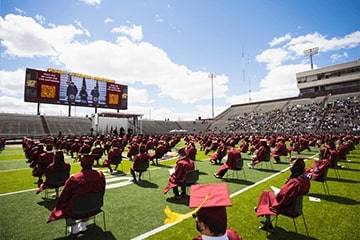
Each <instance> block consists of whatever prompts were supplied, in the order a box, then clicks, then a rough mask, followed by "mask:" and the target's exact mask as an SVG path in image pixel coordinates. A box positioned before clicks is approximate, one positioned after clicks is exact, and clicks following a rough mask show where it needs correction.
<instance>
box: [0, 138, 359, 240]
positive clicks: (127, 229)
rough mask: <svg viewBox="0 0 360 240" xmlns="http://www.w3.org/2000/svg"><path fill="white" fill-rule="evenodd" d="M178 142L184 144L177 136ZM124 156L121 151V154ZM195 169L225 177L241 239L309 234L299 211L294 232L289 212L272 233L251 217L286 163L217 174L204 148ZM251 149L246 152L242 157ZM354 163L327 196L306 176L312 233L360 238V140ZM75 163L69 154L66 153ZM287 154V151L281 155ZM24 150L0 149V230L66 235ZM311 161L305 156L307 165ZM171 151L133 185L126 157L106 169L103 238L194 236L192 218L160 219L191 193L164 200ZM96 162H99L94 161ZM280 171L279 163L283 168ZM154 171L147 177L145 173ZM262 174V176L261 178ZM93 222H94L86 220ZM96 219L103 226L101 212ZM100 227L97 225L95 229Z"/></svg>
mask: <svg viewBox="0 0 360 240" xmlns="http://www.w3.org/2000/svg"><path fill="white" fill-rule="evenodd" d="M180 144H183V143H180ZM317 151H318V149H317V148H312V151H311V152H307V151H305V152H303V153H302V156H304V155H306V156H309V157H310V156H313V155H315V154H316V153H317ZM124 155H125V153H124ZM197 157H198V159H199V160H198V161H196V168H197V169H199V170H200V176H199V183H201V184H202V183H219V182H226V183H227V184H228V187H229V190H230V193H231V197H232V202H233V206H232V207H230V208H228V226H229V227H232V228H233V229H235V230H236V231H237V232H238V233H239V234H240V235H242V237H243V239H307V238H306V231H305V228H304V224H303V221H302V219H301V218H298V219H296V223H297V227H298V233H296V232H295V228H294V225H293V222H292V220H291V219H290V218H286V217H279V220H278V226H277V227H276V228H275V231H274V232H273V233H271V234H268V235H267V234H266V233H265V232H263V231H261V230H259V229H258V226H259V225H260V223H259V222H260V220H262V219H261V218H257V217H256V216H255V213H254V210H253V207H254V206H255V205H256V204H257V199H258V196H259V195H260V193H261V191H262V190H264V189H269V188H270V186H271V185H274V186H278V187H281V186H282V185H283V183H284V181H285V179H286V178H287V177H288V176H289V171H288V170H287V168H288V164H272V166H271V165H270V164H268V165H266V164H263V165H262V166H260V167H259V168H257V169H248V168H247V167H246V168H244V171H245V175H246V179H245V178H244V175H243V173H242V172H240V173H239V179H237V178H236V175H235V177H234V178H229V179H216V178H214V176H213V173H214V172H215V171H216V170H217V169H218V167H219V166H217V165H211V164H210V163H209V161H208V160H207V159H208V158H209V155H208V156H205V155H204V154H203V152H200V151H198V155H197ZM250 157H251V156H249V155H247V154H243V158H244V159H245V166H246V163H247V162H248V161H249V160H250ZM348 159H351V160H352V161H351V162H348V163H343V165H344V166H345V168H344V169H340V170H338V173H339V175H340V177H339V178H338V179H337V178H336V175H335V170H334V169H330V170H329V174H328V176H329V178H328V186H329V190H330V195H327V194H325V192H324V189H323V185H322V183H319V182H311V189H310V193H309V195H311V196H313V197H317V198H320V199H321V201H320V202H312V201H309V198H308V196H307V197H306V198H304V204H303V205H304V216H305V219H306V222H307V226H308V229H309V235H310V239H347V240H351V239H354V240H355V239H358V238H359V236H360V230H359V228H358V218H359V214H360V206H359V203H360V188H359V185H358V184H359V181H360V174H359V171H360V146H357V149H356V150H354V151H353V152H351V153H350V154H349V156H348ZM66 160H67V161H68V162H71V163H72V160H71V159H70V158H66ZM283 160H284V161H285V158H284V159H283ZM25 161H26V159H25V156H24V154H23V151H22V149H21V148H20V147H19V146H17V147H12V146H7V148H6V149H5V150H4V151H3V152H1V153H0V178H1V179H2V180H1V181H2V184H1V187H0V205H1V206H0V211H1V212H0V213H1V217H0V219H1V220H0V226H1V229H0V237H1V239H17V240H18V239H68V238H65V237H64V235H65V232H64V227H65V221H64V220H59V221H56V222H52V223H49V224H46V220H47V218H48V216H49V214H50V211H51V209H52V208H53V207H54V206H55V203H56V202H55V200H53V199H52V200H46V199H44V192H42V193H40V194H39V195H36V194H35V192H36V189H37V188H36V185H35V184H34V182H35V181H36V178H34V177H32V175H31V169H30V168H29V166H28V163H26V162H25ZM311 161H312V160H308V161H307V163H306V164H307V166H309V165H310V164H311ZM175 162H176V158H169V159H168V160H164V161H162V162H160V165H159V166H152V167H151V169H150V175H149V173H147V172H146V173H144V175H143V181H142V182H140V183H138V184H133V183H131V182H129V179H130V175H129V167H130V166H131V165H132V162H130V161H128V160H124V161H123V164H122V166H120V167H119V169H121V168H123V170H124V172H125V173H127V175H125V176H123V175H121V174H117V175H108V174H106V179H107V190H106V192H105V199H104V206H103V210H104V211H105V216H106V238H107V239H179V240H180V239H192V237H194V236H197V235H198V232H197V231H196V229H195V223H194V220H193V219H192V218H189V219H186V220H184V221H182V222H180V223H176V224H169V225H164V220H165V218H166V215H165V214H164V209H165V207H166V206H169V207H170V208H171V210H172V211H174V212H177V213H187V212H189V211H190V209H189V208H188V199H182V200H180V201H178V202H173V201H170V200H167V198H168V197H171V196H172V192H171V191H170V192H169V193H168V194H167V195H164V194H163V193H162V191H163V189H164V187H165V186H166V184H167V181H168V177H169V174H168V169H169V168H171V167H173V165H174V164H175ZM96 167H98V168H99V169H103V170H105V169H104V168H102V167H100V166H96ZM79 170H80V166H79V164H78V163H74V164H72V166H71V173H74V172H77V171H79ZM282 170H284V171H283V172H282ZM150 177H151V179H150ZM264 179H265V180H264ZM89 223H91V221H90V222H89ZM96 223H97V225H98V226H99V227H101V228H103V221H102V218H101V215H99V217H97V218H96ZM91 227H92V225H90V226H89V227H88V231H87V232H85V234H83V235H79V236H77V238H79V239H102V238H103V234H102V233H101V231H102V230H101V229H99V228H97V227H95V228H91ZM97 230H100V232H99V231H97Z"/></svg>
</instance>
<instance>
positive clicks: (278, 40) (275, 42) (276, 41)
mask: <svg viewBox="0 0 360 240" xmlns="http://www.w3.org/2000/svg"><path fill="white" fill-rule="evenodd" d="M289 39H291V35H290V33H287V34H285V35H284V36H282V37H279V38H274V39H273V40H272V41H271V42H270V43H269V45H270V47H273V46H276V45H278V44H280V43H283V42H285V41H287V40H289Z"/></svg>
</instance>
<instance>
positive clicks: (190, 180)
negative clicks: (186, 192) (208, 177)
mask: <svg viewBox="0 0 360 240" xmlns="http://www.w3.org/2000/svg"><path fill="white" fill-rule="evenodd" d="M198 180H199V169H196V170H191V171H187V172H186V175H185V186H186V187H190V186H191V185H194V184H197V181H198Z"/></svg>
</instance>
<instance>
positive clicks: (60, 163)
mask: <svg viewBox="0 0 360 240" xmlns="http://www.w3.org/2000/svg"><path fill="white" fill-rule="evenodd" d="M70 168H71V166H70V164H69V163H67V162H65V161H64V152H63V151H56V153H55V157H54V161H53V162H52V163H50V165H49V166H48V167H47V168H46V172H45V181H44V183H42V184H41V185H40V187H39V189H38V190H37V192H36V194H39V193H41V192H42V191H43V190H45V189H48V188H55V194H54V195H52V197H55V198H59V187H61V186H64V184H65V181H66V180H67V178H68V177H69V176H70ZM62 173H63V174H62ZM56 174H62V177H61V178H62V179H60V178H58V179H53V180H54V181H53V180H52V177H53V176H55V175H56Z"/></svg>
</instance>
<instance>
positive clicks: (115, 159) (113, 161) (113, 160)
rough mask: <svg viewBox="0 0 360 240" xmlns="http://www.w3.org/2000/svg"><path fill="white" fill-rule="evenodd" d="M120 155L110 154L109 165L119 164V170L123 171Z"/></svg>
mask: <svg viewBox="0 0 360 240" xmlns="http://www.w3.org/2000/svg"><path fill="white" fill-rule="evenodd" d="M122 160H123V159H122V156H112V157H111V158H110V159H109V164H110V165H117V166H119V165H120V166H121V171H122V172H124V167H123V165H122Z"/></svg>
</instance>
